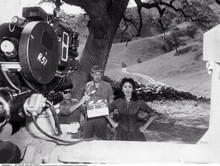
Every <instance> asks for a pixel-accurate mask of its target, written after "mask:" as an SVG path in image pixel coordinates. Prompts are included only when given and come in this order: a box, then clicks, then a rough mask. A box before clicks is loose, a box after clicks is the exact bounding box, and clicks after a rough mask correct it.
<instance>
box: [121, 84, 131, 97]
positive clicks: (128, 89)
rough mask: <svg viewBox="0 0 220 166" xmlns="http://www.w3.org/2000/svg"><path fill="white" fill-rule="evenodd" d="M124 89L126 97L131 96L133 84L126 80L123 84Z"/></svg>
mask: <svg viewBox="0 0 220 166" xmlns="http://www.w3.org/2000/svg"><path fill="white" fill-rule="evenodd" d="M122 91H123V92H124V94H125V97H131V95H132V91H133V86H132V84H131V83H130V82H125V83H124V85H123V86H122Z"/></svg>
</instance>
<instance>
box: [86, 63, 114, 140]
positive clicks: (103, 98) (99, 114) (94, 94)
mask: <svg viewBox="0 0 220 166" xmlns="http://www.w3.org/2000/svg"><path fill="white" fill-rule="evenodd" d="M91 76H92V78H93V80H92V81H90V82H88V83H87V84H86V88H85V95H89V96H90V100H89V101H88V102H87V104H86V107H87V112H86V114H87V115H86V120H85V126H84V138H92V137H93V136H94V135H96V137H98V138H100V139H103V140H106V139H107V123H108V121H109V122H110V123H111V122H112V121H111V118H110V117H109V116H108V115H109V111H108V105H109V104H110V103H111V102H112V101H113V98H114V96H113V90H112V87H111V85H110V84H109V83H107V82H105V81H103V80H102V76H103V69H102V68H101V67H99V66H98V65H95V66H93V67H92V71H91ZM107 120H108V121H107Z"/></svg>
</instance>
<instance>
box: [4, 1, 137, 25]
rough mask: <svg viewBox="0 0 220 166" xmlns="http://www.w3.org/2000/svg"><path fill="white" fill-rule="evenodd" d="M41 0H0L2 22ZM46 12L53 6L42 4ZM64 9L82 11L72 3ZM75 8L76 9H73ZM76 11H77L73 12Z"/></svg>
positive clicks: (49, 11) (70, 11)
mask: <svg viewBox="0 0 220 166" xmlns="http://www.w3.org/2000/svg"><path fill="white" fill-rule="evenodd" d="M38 2H39V0H0V23H3V22H10V21H11V19H12V17H13V16H19V17H21V16H22V14H21V13H22V8H23V7H28V6H35V5H36V4H37V3H38ZM129 6H134V0H130V3H129ZM41 7H42V8H43V9H44V10H45V11H46V12H48V13H51V14H52V11H53V7H52V6H48V5H47V6H46V5H43V6H41ZM61 8H62V9H64V10H65V12H67V13H72V14H77V13H79V12H80V11H81V8H79V7H73V6H70V5H62V6H61ZM73 9H74V10H73ZM74 11H75V13H73V12H74Z"/></svg>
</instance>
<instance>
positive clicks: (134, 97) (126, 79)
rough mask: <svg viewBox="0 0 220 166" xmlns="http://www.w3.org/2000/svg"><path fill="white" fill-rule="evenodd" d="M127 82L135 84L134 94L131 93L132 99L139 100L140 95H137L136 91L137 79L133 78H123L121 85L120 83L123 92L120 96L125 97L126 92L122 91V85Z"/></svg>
mask: <svg viewBox="0 0 220 166" xmlns="http://www.w3.org/2000/svg"><path fill="white" fill-rule="evenodd" d="M126 82H129V83H130V84H131V85H132V86H133V91H132V94H131V100H133V101H137V100H138V95H137V94H136V92H135V81H134V80H133V79H132V78H123V79H122V80H121V85H120V88H121V93H120V97H121V98H125V94H124V92H123V91H122V87H123V85H124V84H125V83H126Z"/></svg>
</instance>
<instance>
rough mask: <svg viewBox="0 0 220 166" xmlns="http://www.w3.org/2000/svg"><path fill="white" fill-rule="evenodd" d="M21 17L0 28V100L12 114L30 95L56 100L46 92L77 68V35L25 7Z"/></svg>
mask: <svg viewBox="0 0 220 166" xmlns="http://www.w3.org/2000/svg"><path fill="white" fill-rule="evenodd" d="M22 17H23V18H19V17H17V16H15V17H13V18H12V21H11V22H9V23H3V24H1V25H0V97H2V98H3V99H4V100H5V101H6V102H8V103H9V106H10V112H16V114H19V112H18V109H19V108H21V107H22V106H23V104H24V101H25V100H26V99H27V97H29V96H30V95H32V94H33V93H39V94H42V95H44V96H46V97H47V98H54V96H58V99H59V100H60V95H54V94H53V96H52V97H50V92H51V91H55V92H56V89H58V88H59V87H60V85H61V84H62V83H63V81H64V80H65V77H66V73H67V70H75V69H76V68H77V66H74V65H76V64H77V63H76V60H75V57H77V56H78V52H77V47H78V35H79V34H78V33H77V32H74V31H72V30H71V29H70V28H68V27H66V26H65V25H63V24H61V23H59V22H58V19H57V18H56V17H55V16H53V15H48V14H47V13H46V12H45V11H44V10H43V9H42V8H40V7H25V8H23V11H22ZM66 88H69V87H66ZM64 89H65V87H64ZM54 100H57V99H56V98H55V99H54ZM11 118H13V117H11Z"/></svg>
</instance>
